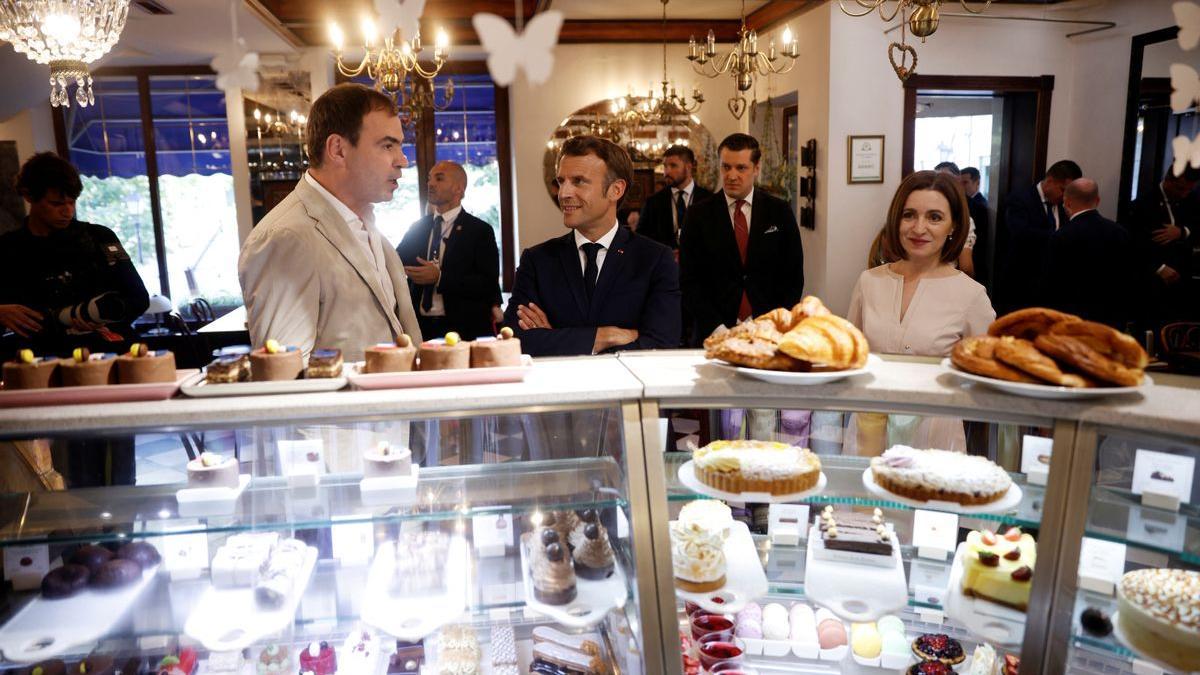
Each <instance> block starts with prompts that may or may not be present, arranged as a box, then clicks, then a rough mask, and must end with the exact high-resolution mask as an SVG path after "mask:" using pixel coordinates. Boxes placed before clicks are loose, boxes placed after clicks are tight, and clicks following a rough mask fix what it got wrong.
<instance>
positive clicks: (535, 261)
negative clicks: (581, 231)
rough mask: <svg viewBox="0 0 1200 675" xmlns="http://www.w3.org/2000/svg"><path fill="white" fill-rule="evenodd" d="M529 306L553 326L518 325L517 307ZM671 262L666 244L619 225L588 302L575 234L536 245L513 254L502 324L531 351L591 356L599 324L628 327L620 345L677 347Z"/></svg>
mask: <svg viewBox="0 0 1200 675" xmlns="http://www.w3.org/2000/svg"><path fill="white" fill-rule="evenodd" d="M531 302H532V303H536V304H537V306H538V307H540V308H542V311H544V312H545V313H546V317H547V318H548V319H549V320H550V325H551V326H553V328H535V329H532V330H522V329H521V328H520V326H519V325H518V324H517V306H518V305H527V304H529V303H531ZM679 323H680V319H679V267H678V266H677V265H676V264H675V256H674V254H672V252H671V249H669V248H667V247H665V246H663V245H662V244H659V243H658V242H655V241H651V240H649V239H647V238H645V237H638V236H635V235H634V234H633V233H632V232H630V231H629V230H628V229H627V228H624V227H621V228H618V230H617V235H616V237H614V238H613V241H612V246H611V247H610V248H609V250H608V252H607V253H606V254H605V257H604V266H603V267H601V268H600V276H599V278H597V280H596V290H595V291H594V293H593V296H592V300H591V302H590V303H589V302H588V299H587V292H586V291H585V289H584V285H583V268H582V266H581V265H580V262H579V249H577V248H576V247H575V233H574V232H568V233H567V234H565V235H563V236H561V237H557V238H555V239H550V240H549V241H545V242H542V243H541V244H538V245H537V246H534V247H532V248H529V249H526V250H525V252H524V253H522V254H521V263H520V267H518V268H517V277H516V281H515V282H514V283H513V293H512V297H511V298H509V301H508V309H507V310H506V311H505V312H504V325H506V326H509V327H510V328H512V329H513V330H514V331H515V332H516V333H517V336H518V337H520V338H521V346H522V347H523V351H524V352H525V353H526V354H530V355H532V356H571V355H579V354H591V353H592V346H593V345H594V344H595V342H596V329H597V328H599V327H600V326H616V327H618V328H632V329H636V330H637V331H638V339H637V340H635V341H634V342H632V343H630V344H627V345H622V346H620V347H615V348H613V349H612V350H610V351H619V350H623V349H665V348H673V347H678V346H679Z"/></svg>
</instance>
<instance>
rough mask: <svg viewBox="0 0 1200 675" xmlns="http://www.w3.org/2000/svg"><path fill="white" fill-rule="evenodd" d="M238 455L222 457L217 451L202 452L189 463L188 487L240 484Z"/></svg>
mask: <svg viewBox="0 0 1200 675" xmlns="http://www.w3.org/2000/svg"><path fill="white" fill-rule="evenodd" d="M238 467H239V465H238V460H237V457H228V458H226V457H222V456H221V455H218V454H217V453H215V452H202V453H200V456H199V457H197V458H196V459H193V460H191V461H189V462H188V463H187V475H188V487H189V488H211V487H225V488H235V487H237V486H238V471H239V468H238Z"/></svg>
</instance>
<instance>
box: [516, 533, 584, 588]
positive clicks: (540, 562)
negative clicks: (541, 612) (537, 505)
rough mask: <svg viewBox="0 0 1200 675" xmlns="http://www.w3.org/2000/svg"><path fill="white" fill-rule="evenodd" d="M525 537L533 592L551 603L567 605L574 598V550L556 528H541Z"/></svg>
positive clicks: (523, 538)
mask: <svg viewBox="0 0 1200 675" xmlns="http://www.w3.org/2000/svg"><path fill="white" fill-rule="evenodd" d="M522 540H523V541H524V542H525V544H526V545H527V546H528V547H529V575H530V577H531V580H532V581H533V595H534V597H536V598H537V599H538V601H539V602H544V603H546V604H548V605H565V604H567V603H569V602H571V601H572V600H574V599H575V596H576V595H577V594H578V590H577V589H576V587H575V568H574V565H573V564H572V561H571V549H570V548H568V547H567V543H566V542H565V541H561V540H560V538H559V536H558V532H555V531H554V529H553V528H549V527H539V528H537V529H535V530H534V531H533V532H531V533H527V534H525V535H524V536H523V537H522Z"/></svg>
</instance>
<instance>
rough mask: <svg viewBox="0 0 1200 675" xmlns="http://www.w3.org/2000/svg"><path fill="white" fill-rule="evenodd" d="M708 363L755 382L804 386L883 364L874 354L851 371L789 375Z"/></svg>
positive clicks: (714, 362)
mask: <svg viewBox="0 0 1200 675" xmlns="http://www.w3.org/2000/svg"><path fill="white" fill-rule="evenodd" d="M708 362H709V363H711V364H713V365H714V366H717V367H720V368H725V369H727V370H732V371H734V372H736V373H738V374H740V375H745V376H746V377H750V378H753V379H755V380H761V381H763V382H770V383H771V384H800V385H806V384H829V383H830V382H837V381H838V380H844V379H846V378H847V377H854V376H855V375H863V374H865V373H869V372H871V369H872V368H878V367H879V364H880V363H883V359H881V358H879V357H878V356H876V355H874V354H868V355H867V365H866V366H864V367H862V368H854V369H852V370H831V371H823V372H817V373H791V372H787V371H783V370H763V369H761V368H746V367H745V366H735V365H733V364H732V363H726V362H724V361H718V360H715V359H709V361H708Z"/></svg>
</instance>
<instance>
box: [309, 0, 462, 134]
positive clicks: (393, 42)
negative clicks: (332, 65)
mask: <svg viewBox="0 0 1200 675" xmlns="http://www.w3.org/2000/svg"><path fill="white" fill-rule="evenodd" d="M362 31H363V51H364V53H363V58H362V61H360V62H359V63H358V65H357V66H350V65H348V64H347V63H346V62H345V61H343V60H342V46H343V43H344V41H345V36H344V35H343V34H342V30H341V28H339V27H338V25H337V24H336V23H330V24H329V35H330V38H331V40H332V41H333V49H334V55H335V56H336V57H337V69H338V72H339V73H341V74H342V75H344V76H346V77H357V76H358V75H361V74H362V73H364V72H365V73H366V74H367V77H369V78H371V80H373V81H374V83H375V88H376V89H378V90H379V91H382V92H383V93H385V94H387V95H388V96H391V97H392V99H393V100H395V101H396V106H397V107H398V108H399V109H400V115H401V117H402V118H404V120H405V122H416V121H417V120H419V119H420V118H421V114H422V112H423V111H424V110H427V109H430V108H431V109H433V110H435V111H438V112H441V111H443V110H446V109H447V108H448V107H450V103H451V101H453V100H454V81H453V80H449V81H447V83H446V87H445V89H443V91H442V101H441V103H438V102H437V95H436V91H435V87H434V82H433V80H434V78H435V77H437V75H438V73H440V72H441V71H442V66H444V65H446V56H447V53H448V52H449V49H450V37H449V36H448V35H447V34H446V31H445V30H439V31H438V33H437V40H436V41H435V42H434V45H433V60H432V62H431V63H429V64H428V65H424V64H422V63H421V61H420V57H421V52H422V50H423V49H424V46H423V45H422V44H421V33H420V31H419V30H418V31H417V33H416V34H415V35H413V37H412V39H407V40H406V39H405V38H404V35H403V33H402V31H401V30H400V28H399V27H397V28H395V29H394V30H392V31H391V32H389V33H387V34H386V35H385V37H384V38H383V44H381V45H379V46H378V47H375V46H374V45H373V44H372V43H374V41H375V39H376V37H377V34H376V29H375V24H374V22H372V21H371V20H369V19H368V20H364V21H363V26H362Z"/></svg>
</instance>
